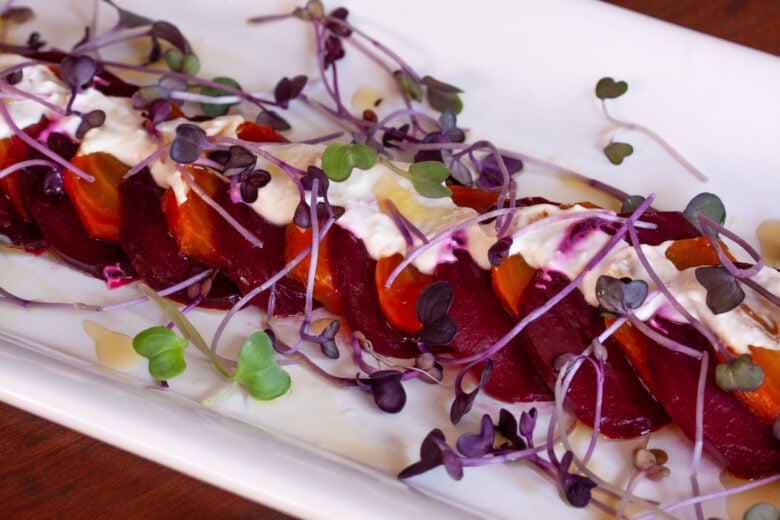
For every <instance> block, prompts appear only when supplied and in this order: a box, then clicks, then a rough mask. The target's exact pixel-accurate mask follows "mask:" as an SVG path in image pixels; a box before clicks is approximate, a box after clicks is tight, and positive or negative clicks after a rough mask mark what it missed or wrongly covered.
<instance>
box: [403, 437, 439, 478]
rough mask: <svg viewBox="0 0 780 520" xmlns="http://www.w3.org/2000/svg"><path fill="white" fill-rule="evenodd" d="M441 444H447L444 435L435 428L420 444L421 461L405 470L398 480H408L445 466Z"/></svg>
mask: <svg viewBox="0 0 780 520" xmlns="http://www.w3.org/2000/svg"><path fill="white" fill-rule="evenodd" d="M440 442H442V443H443V442H445V437H444V433H443V432H442V431H441V430H439V429H438V428H434V429H433V430H431V431H430V433H428V435H426V436H425V439H423V441H422V443H421V444H420V460H419V461H417V462H415V463H414V464H412V465H411V466H407V467H406V468H404V469H403V470H402V471H401V472H400V473H399V474H398V478H400V479H407V478H410V477H413V476H415V475H420V474H422V473H425V472H426V471H428V470H431V469H433V468H435V467H437V466H441V465H442V464H444V460H443V457H442V451H441V448H440V447H439V443H440Z"/></svg>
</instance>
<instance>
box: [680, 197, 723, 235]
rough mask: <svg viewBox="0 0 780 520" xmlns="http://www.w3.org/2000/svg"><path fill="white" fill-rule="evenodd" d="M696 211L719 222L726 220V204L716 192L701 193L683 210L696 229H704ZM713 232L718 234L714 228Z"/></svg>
mask: <svg viewBox="0 0 780 520" xmlns="http://www.w3.org/2000/svg"><path fill="white" fill-rule="evenodd" d="M696 213H701V214H702V215H705V216H706V217H709V218H710V219H711V220H713V221H715V222H717V223H718V224H721V225H722V224H723V223H724V222H726V206H725V205H724V204H723V201H722V200H720V197H718V196H717V195H715V194H714V193H706V192H705V193H699V194H698V195H696V196H695V197H694V198H692V199H691V201H690V202H689V203H688V206H686V207H685V209H684V210H683V215H685V218H687V219H688V220H689V221H690V222H691V224H693V225H694V226H695V227H696V229H698V230H699V231H702V228H701V224H700V223H699V219H697V218H696ZM712 232H713V233H715V235H716V236H717V232H716V231H715V230H714V229H713V230H712Z"/></svg>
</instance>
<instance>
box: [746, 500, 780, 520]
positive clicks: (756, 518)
mask: <svg viewBox="0 0 780 520" xmlns="http://www.w3.org/2000/svg"><path fill="white" fill-rule="evenodd" d="M778 518H780V510H779V509H777V508H776V507H775V506H774V505H772V504H770V503H768V502H758V503H756V504H753V505H752V506H750V508H749V509H748V510H747V511H745V514H744V515H743V516H742V520H777V519H778Z"/></svg>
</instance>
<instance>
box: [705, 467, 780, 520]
mask: <svg viewBox="0 0 780 520" xmlns="http://www.w3.org/2000/svg"><path fill="white" fill-rule="evenodd" d="M720 482H721V484H723V487H725V488H726V489H733V488H735V487H738V486H742V485H745V484H749V483H750V481H749V480H744V479H741V478H737V477H735V476H734V475H732V474H730V473H728V472H725V471H724V472H723V473H721V475H720ZM758 502H766V503H768V504H772V505H773V506H775V507H776V508H778V509H780V481H775V482H772V483H770V484H766V485H763V486H759V487H757V488H753V489H751V490H748V491H744V492H742V493H739V494H737V495H731V496H730V497H728V499H727V501H726V503H727V509H728V513H729V515H728V518H731V519H732V520H741V519H742V517H743V516H744V515H745V511H747V510H748V509H750V507H751V506H753V505H754V504H757V503H758Z"/></svg>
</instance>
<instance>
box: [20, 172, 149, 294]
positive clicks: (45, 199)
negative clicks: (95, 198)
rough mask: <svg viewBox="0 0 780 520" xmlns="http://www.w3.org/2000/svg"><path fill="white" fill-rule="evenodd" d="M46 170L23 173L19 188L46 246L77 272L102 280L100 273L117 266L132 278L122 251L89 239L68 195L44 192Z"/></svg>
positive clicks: (131, 272) (115, 246) (116, 246)
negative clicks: (77, 270)
mask: <svg viewBox="0 0 780 520" xmlns="http://www.w3.org/2000/svg"><path fill="white" fill-rule="evenodd" d="M47 171H48V169H47V168H39V167H36V168H30V169H28V170H26V171H24V172H23V174H22V176H21V185H22V195H23V197H24V201H25V204H26V206H27V209H28V210H29V211H30V215H31V216H32V218H33V220H35V222H36V224H38V227H39V228H40V230H41V233H42V234H43V237H44V239H45V240H46V243H47V244H48V245H49V247H50V248H51V249H52V250H53V251H55V252H56V253H57V254H58V255H59V256H60V257H62V259H63V260H65V261H66V262H67V263H69V264H70V265H72V266H73V267H75V268H76V269H79V270H81V271H84V272H85V273H88V274H91V275H92V276H94V277H96V278H101V279H105V276H104V274H103V270H104V269H105V268H106V267H108V266H115V265H117V264H118V265H119V266H120V267H121V268H122V270H123V271H124V272H125V273H126V274H128V275H129V276H132V275H133V274H134V271H133V268H132V267H131V265H130V264H129V262H128V261H127V256H126V255H125V253H124V251H122V248H121V247H119V245H118V244H112V243H110V242H106V241H103V240H97V239H94V238H92V237H91V236H89V234H88V233H87V230H86V229H85V228H84V224H82V223H81V220H80V219H79V216H78V213H77V212H76V208H75V207H74V206H73V203H72V202H71V201H70V198H68V196H67V195H65V194H64V193H63V194H61V195H47V194H46V193H44V189H43V186H44V178H45V176H46V174H47Z"/></svg>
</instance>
